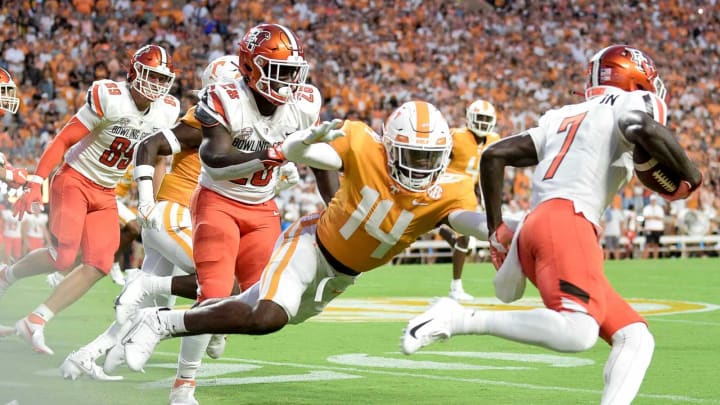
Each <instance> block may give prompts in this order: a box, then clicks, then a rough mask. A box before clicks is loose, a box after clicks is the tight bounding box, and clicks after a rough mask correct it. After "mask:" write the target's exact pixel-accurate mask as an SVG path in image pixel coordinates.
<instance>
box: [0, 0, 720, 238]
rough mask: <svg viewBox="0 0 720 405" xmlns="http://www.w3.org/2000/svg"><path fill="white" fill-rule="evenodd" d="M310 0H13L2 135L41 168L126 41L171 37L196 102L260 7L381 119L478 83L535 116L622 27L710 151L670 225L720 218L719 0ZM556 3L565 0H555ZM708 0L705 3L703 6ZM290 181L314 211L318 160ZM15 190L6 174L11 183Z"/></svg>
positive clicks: (517, 181)
mask: <svg viewBox="0 0 720 405" xmlns="http://www.w3.org/2000/svg"><path fill="white" fill-rule="evenodd" d="M550 3H551V2H534V1H506V2H505V1H495V2H483V1H447V0H445V1H443V0H431V1H417V0H414V1H400V2H394V1H369V0H350V1H308V2H295V1H293V2H268V1H254V2H245V1H239V0H221V1H213V0H184V1H182V0H174V1H169V0H163V1H159V2H143V1H129V0H115V1H109V0H98V1H95V0H74V1H57V0H48V1H3V2H0V4H2V6H1V7H0V43H1V44H2V49H0V54H1V58H0V65H1V66H3V67H5V68H7V69H8V70H9V71H10V72H11V73H12V74H13V75H14V77H15V81H16V83H17V84H18V87H19V92H20V96H21V99H22V102H21V106H20V110H19V113H18V114H17V115H14V116H13V115H5V116H4V117H2V119H1V122H0V151H2V152H4V153H5V154H6V156H8V157H9V160H10V162H11V163H12V164H13V165H15V166H25V167H28V168H33V167H34V165H35V163H36V160H37V159H38V157H39V156H40V155H41V154H42V151H43V150H44V148H45V146H46V145H47V143H48V142H49V141H50V140H51V139H52V136H53V135H54V134H55V133H56V132H57V130H58V129H59V127H60V126H61V125H63V123H64V122H66V121H67V119H68V118H69V117H70V116H72V114H73V113H74V112H75V111H76V110H77V108H79V107H80V106H81V105H82V103H83V102H84V96H85V90H86V89H87V88H88V86H89V85H90V83H91V82H92V81H93V80H96V79H101V78H111V79H114V80H124V78H125V73H126V69H127V61H128V59H129V56H128V54H129V53H131V52H132V51H134V50H135V49H137V48H138V47H140V46H142V45H144V44H146V43H158V44H161V45H163V46H165V47H166V48H167V49H169V50H170V51H171V52H172V55H173V60H174V64H175V67H176V69H178V70H179V74H178V78H177V79H176V81H175V86H174V88H173V90H172V93H173V94H174V95H176V96H177V97H178V98H179V99H180V100H181V101H182V107H183V110H185V109H187V108H188V107H189V106H190V105H192V104H193V103H194V101H195V100H194V93H193V92H192V91H191V90H193V89H198V88H199V87H200V80H199V76H200V75H199V73H200V72H201V71H202V69H204V67H205V66H206V64H207V62H208V61H209V60H211V59H213V58H215V57H217V56H221V55H224V54H231V53H235V50H236V45H237V42H238V40H239V38H240V37H241V36H242V34H243V33H244V32H245V30H246V29H247V28H249V27H251V26H253V25H255V24H257V23H260V22H276V23H280V24H284V25H287V26H289V27H290V28H292V29H294V30H295V31H296V32H297V33H298V35H299V36H300V38H301V39H302V40H303V41H304V42H305V46H306V57H307V58H308V59H309V61H310V63H311V66H312V70H311V74H310V80H311V81H312V82H313V83H314V84H315V85H316V86H318V87H319V88H320V90H321V92H322V94H323V96H324V99H325V103H324V110H323V113H322V114H323V115H322V118H323V119H326V118H333V117H341V118H351V119H362V120H365V121H367V122H370V123H371V124H372V126H373V127H374V128H375V129H377V130H379V129H380V127H381V124H382V119H383V117H384V116H385V115H386V114H387V113H388V112H390V111H391V110H392V109H393V108H395V107H396V106H397V105H399V104H400V103H402V102H404V101H407V100H409V99H424V100H427V101H430V102H432V103H434V104H435V105H437V106H438V107H439V108H440V109H441V110H442V111H443V112H444V113H445V114H446V116H447V117H448V119H449V121H450V124H451V126H462V125H464V111H465V108H466V107H467V105H468V104H469V103H470V102H472V101H473V100H475V99H477V98H485V99H487V100H489V101H491V102H492V103H493V104H494V105H495V106H496V108H497V110H498V114H499V116H498V127H497V131H498V132H499V133H500V134H501V135H502V136H508V135H510V134H513V133H517V132H519V131H521V130H523V129H525V128H528V127H531V126H533V125H534V123H535V122H536V120H537V118H538V116H539V114H540V113H541V112H542V111H544V110H547V109H548V108H551V107H552V106H559V105H562V104H566V103H571V102H574V101H575V100H579V98H578V96H576V95H572V94H571V91H582V90H583V86H584V73H585V65H586V63H587V60H588V59H589V58H590V56H592V54H593V52H595V51H597V50H598V49H601V48H603V47H604V46H606V45H608V44H611V43H630V44H632V45H634V46H637V47H639V48H641V49H644V50H646V51H647V52H648V53H649V54H650V55H651V56H652V57H653V58H654V59H655V62H656V63H657V65H658V67H659V71H660V75H661V77H662V78H663V80H664V81H665V85H666V86H667V87H668V89H669V97H668V106H669V114H670V124H669V125H670V126H671V127H672V128H673V129H675V130H676V131H677V133H678V135H679V137H680V142H681V144H682V145H683V146H684V147H685V148H686V150H687V151H688V153H689V155H690V156H691V157H692V158H693V160H694V161H695V162H696V163H697V164H698V165H699V166H700V167H701V169H702V172H703V175H704V179H705V183H704V186H703V188H702V189H701V190H700V192H699V193H695V194H694V195H693V196H692V197H691V199H689V200H688V201H683V202H680V203H677V204H673V205H671V206H668V207H666V213H667V217H666V225H667V226H666V233H675V232H679V233H683V232H687V230H686V229H685V227H684V226H682V219H683V218H684V216H685V215H686V214H687V212H688V210H691V211H692V213H693V216H692V218H698V217H699V218H701V219H702V220H703V221H705V222H706V225H707V226H703V227H701V229H702V232H704V233H717V229H718V214H717V212H718V209H720V198H718V197H719V196H720V163H719V159H718V151H719V150H720V136H717V135H716V131H717V129H718V128H719V127H720V93H718V91H717V90H718V81H719V79H718V78H720V72H718V70H720V50H719V48H718V46H719V45H718V44H719V43H720V38H718V35H720V34H719V33H720V27H719V25H720V24H719V20H720V7H719V6H718V5H717V4H713V3H714V2H710V3H709V4H706V3H707V2H704V1H686V0H670V1H657V2H656V1H653V2H636V1H633V2H620V3H612V4H611V3H605V2H596V1H568V2H557V3H558V4H550ZM553 3H554V2H553ZM703 7H704V8H703ZM528 174H529V171H528V170H517V171H514V170H509V171H508V172H506V179H505V180H506V193H505V196H506V198H505V200H506V209H507V210H509V211H517V210H523V209H525V208H526V207H527V205H528V196H529V178H528ZM304 180H305V181H303V184H301V186H300V187H297V188H295V189H293V190H291V191H289V192H286V193H284V194H283V196H282V198H281V205H282V206H283V208H284V211H285V218H286V219H287V220H292V219H294V218H295V217H297V216H298V215H301V214H304V213H305V212H308V211H314V210H316V209H317V208H318V207H319V206H321V205H319V204H321V203H320V200H319V198H318V197H317V195H316V193H315V185H314V181H313V180H312V175H307V176H305V179H304ZM2 192H3V199H4V198H5V194H4V193H5V192H7V190H6V188H5V187H4V186H3V188H2ZM649 196H650V194H649V191H647V190H646V189H644V188H642V187H640V186H639V185H638V184H637V183H636V180H633V182H631V183H630V184H629V185H628V186H627V187H626V188H625V189H624V190H623V191H622V192H621V193H620V194H619V195H618V197H617V201H616V205H617V206H621V207H622V208H624V209H626V210H627V209H628V208H630V207H631V206H632V208H633V209H634V210H635V211H636V212H638V213H639V212H641V209H642V207H643V206H644V205H645V204H647V202H648V200H649Z"/></svg>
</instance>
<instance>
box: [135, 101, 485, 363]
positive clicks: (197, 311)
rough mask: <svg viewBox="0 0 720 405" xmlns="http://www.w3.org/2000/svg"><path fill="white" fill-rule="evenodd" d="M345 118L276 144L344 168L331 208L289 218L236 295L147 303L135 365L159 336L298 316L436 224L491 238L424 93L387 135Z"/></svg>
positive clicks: (247, 329)
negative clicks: (176, 304)
mask: <svg viewBox="0 0 720 405" xmlns="http://www.w3.org/2000/svg"><path fill="white" fill-rule="evenodd" d="M340 123H341V121H340V120H334V121H332V122H324V123H323V124H321V125H319V126H316V127H312V128H310V129H307V130H302V131H297V132H295V133H294V134H292V135H290V136H288V138H287V139H286V141H285V142H283V144H282V145H281V146H280V147H279V150H280V151H281V152H282V153H283V154H284V156H285V157H286V158H287V159H288V160H290V161H295V162H299V163H304V164H308V165H310V166H312V167H319V168H322V169H327V170H342V171H343V174H344V177H343V181H342V182H341V183H340V189H339V190H338V192H337V193H336V194H335V197H334V198H333V199H332V201H331V202H330V205H329V206H328V207H327V209H326V210H325V211H323V212H321V213H318V214H312V215H308V216H305V217H303V218H300V219H299V220H297V221H296V222H295V223H294V224H293V225H291V226H290V227H289V228H288V229H287V230H286V231H285V232H284V233H283V235H281V237H280V238H279V239H278V241H277V242H276V245H275V250H274V252H273V256H272V258H271V260H270V262H269V263H268V265H267V266H266V267H265V269H264V271H263V274H262V277H261V279H260V282H259V283H257V284H255V285H253V287H252V288H250V289H249V290H246V291H245V292H243V293H242V294H240V295H239V296H237V297H230V298H224V299H218V300H212V301H208V302H207V303H205V304H204V305H200V306H198V307H196V308H193V309H191V310H188V311H179V310H170V311H167V310H162V309H158V308H145V309H143V310H141V311H140V312H139V313H138V315H137V317H136V318H135V320H134V322H133V328H132V329H131V331H130V332H129V333H128V334H127V335H126V336H125V337H124V338H123V340H122V342H123V344H124V346H125V355H126V360H127V363H128V366H130V368H132V369H135V370H139V369H141V368H142V367H143V366H144V364H145V362H146V361H147V359H148V358H149V357H150V355H151V354H152V351H153V350H154V348H155V346H156V344H157V343H158V342H159V340H160V339H162V338H166V337H170V336H172V335H178V334H181V335H187V334H190V335H194V334H199V333H242V334H253V335H258V334H268V333H272V332H276V331H278V330H280V329H282V328H283V327H284V326H285V325H287V324H288V323H290V324H298V323H301V322H303V321H305V320H306V319H308V318H310V317H312V316H315V315H317V314H318V313H320V312H321V311H322V310H323V309H324V308H325V306H326V305H327V304H328V303H329V302H330V301H331V300H332V299H334V298H336V297H337V296H339V295H340V294H341V293H342V292H343V291H345V289H346V288H347V287H349V286H350V285H351V284H353V283H354V282H355V280H356V278H357V277H358V276H359V275H360V274H362V273H363V272H366V271H370V270H373V269H375V268H377V267H379V266H381V265H383V264H385V263H387V262H388V261H389V260H390V259H392V257H393V256H395V255H396V254H397V253H398V252H400V251H402V250H403V249H405V248H407V247H408V246H409V245H410V244H411V243H412V242H414V241H415V240H416V239H417V237H418V236H420V235H422V234H424V233H426V232H428V231H430V230H432V229H434V228H436V227H437V226H438V225H439V224H447V225H449V226H451V227H452V228H453V229H455V230H457V231H458V232H460V233H463V234H470V235H473V236H475V237H477V238H479V239H487V229H486V225H485V216H484V215H483V214H480V213H478V212H476V211H475V206H476V204H477V200H476V198H475V195H474V194H472V193H468V192H467V191H468V190H469V189H472V184H471V183H472V179H471V178H470V177H468V176H461V175H457V174H444V172H445V169H446V168H447V165H448V163H449V160H450V151H451V150H452V137H451V136H450V128H449V127H448V125H447V122H446V121H445V118H444V117H443V115H442V114H441V113H440V111H439V110H438V109H437V108H435V107H434V106H433V105H431V104H429V103H426V102H422V101H412V102H408V103H405V104H403V105H402V106H400V107H399V108H398V109H396V110H395V111H394V112H392V113H391V114H390V116H389V118H388V119H387V121H386V122H385V125H384V129H383V134H382V136H380V135H378V134H376V133H375V132H374V131H373V130H372V129H371V128H370V127H369V126H368V125H366V124H365V123H362V122H358V121H346V122H345V123H344V125H343V126H342V129H336V128H338V125H339V124H340ZM343 134H344V136H342V135H343ZM336 138H337V139H336Z"/></svg>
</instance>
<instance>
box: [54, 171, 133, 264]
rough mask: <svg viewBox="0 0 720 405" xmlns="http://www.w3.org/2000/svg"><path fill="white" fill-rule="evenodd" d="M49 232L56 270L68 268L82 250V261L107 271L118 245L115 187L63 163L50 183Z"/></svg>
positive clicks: (118, 232)
mask: <svg viewBox="0 0 720 405" xmlns="http://www.w3.org/2000/svg"><path fill="white" fill-rule="evenodd" d="M50 234H51V235H52V238H51V239H52V244H53V248H54V249H55V252H56V254H55V256H54V257H53V254H51V258H52V259H53V264H54V266H55V268H56V269H58V270H60V271H67V270H70V268H71V267H72V266H73V264H74V263H75V259H76V258H77V255H78V250H79V249H82V262H83V263H84V264H86V265H89V266H93V267H95V268H97V269H99V270H100V271H102V272H103V273H105V274H108V273H109V272H110V267H111V266H112V264H113V259H114V255H115V251H116V250H117V248H118V246H120V228H119V227H118V211H117V204H116V203H115V189H112V188H106V187H102V186H100V185H99V184H97V183H95V182H93V181H92V180H90V179H88V178H86V177H85V176H83V175H82V174H80V173H78V172H77V171H76V170H75V169H73V168H72V167H70V166H68V165H63V166H62V167H61V168H60V169H59V170H58V172H57V173H56V174H55V176H54V177H53V180H52V185H51V186H50Z"/></svg>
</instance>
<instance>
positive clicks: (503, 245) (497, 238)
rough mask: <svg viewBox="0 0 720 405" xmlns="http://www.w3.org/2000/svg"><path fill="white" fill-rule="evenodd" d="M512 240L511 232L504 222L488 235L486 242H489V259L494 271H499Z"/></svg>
mask: <svg viewBox="0 0 720 405" xmlns="http://www.w3.org/2000/svg"><path fill="white" fill-rule="evenodd" d="M512 238H513V231H512V230H511V229H510V228H508V226H507V225H505V223H504V222H503V223H501V224H500V226H498V227H497V229H496V230H495V232H493V233H492V235H490V238H489V240H488V242H490V259H491V260H492V263H493V266H495V270H499V269H500V267H501V266H502V264H503V262H504V261H505V257H506V256H507V252H508V249H509V248H510V243H511V242H512Z"/></svg>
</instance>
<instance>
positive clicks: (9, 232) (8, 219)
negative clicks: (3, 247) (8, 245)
mask: <svg viewBox="0 0 720 405" xmlns="http://www.w3.org/2000/svg"><path fill="white" fill-rule="evenodd" d="M2 218H3V236H4V237H6V238H16V239H20V238H21V237H22V222H21V221H18V219H17V218H16V217H15V216H14V215H13V213H12V211H11V210H3V211H2Z"/></svg>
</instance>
